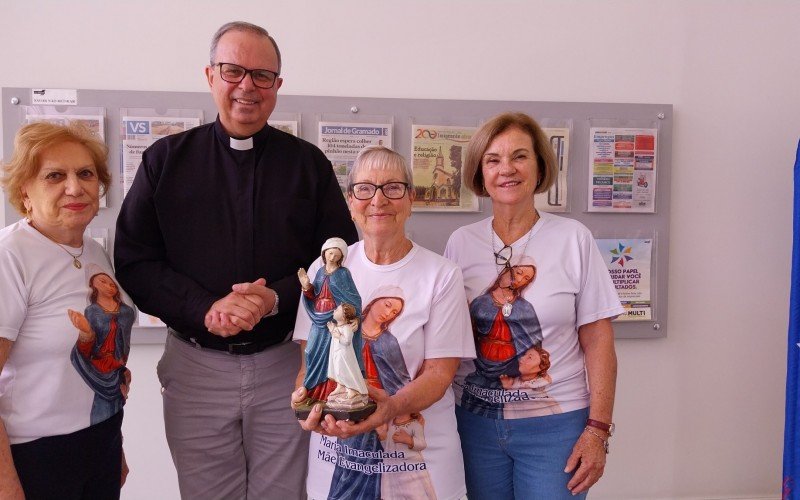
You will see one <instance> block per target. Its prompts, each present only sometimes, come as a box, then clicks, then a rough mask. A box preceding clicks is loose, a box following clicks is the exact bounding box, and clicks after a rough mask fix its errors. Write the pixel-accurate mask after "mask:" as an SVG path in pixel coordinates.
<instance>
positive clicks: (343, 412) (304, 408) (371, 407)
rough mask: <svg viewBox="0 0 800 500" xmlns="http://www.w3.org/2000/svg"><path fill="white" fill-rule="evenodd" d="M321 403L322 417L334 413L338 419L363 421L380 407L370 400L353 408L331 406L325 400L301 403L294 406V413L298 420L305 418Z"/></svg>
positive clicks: (334, 416)
mask: <svg viewBox="0 0 800 500" xmlns="http://www.w3.org/2000/svg"><path fill="white" fill-rule="evenodd" d="M317 404H321V405H323V406H322V417H323V418H324V417H325V415H333V418H335V419H336V420H349V421H351V422H361V421H362V420H364V419H366V418H367V417H369V416H370V415H372V414H373V413H375V410H376V409H377V408H378V405H377V404H375V403H373V402H372V401H370V402H369V403H367V404H366V405H364V406H361V407H358V408H351V409H339V408H331V407H329V406H328V405H327V403H325V401H314V402H313V403H301V404H299V405H297V406H295V408H294V414H295V416H296V417H297V419H298V420H305V419H307V418H308V416H309V415H310V414H311V410H312V409H313V408H314V405H317Z"/></svg>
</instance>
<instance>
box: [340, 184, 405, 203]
mask: <svg viewBox="0 0 800 500" xmlns="http://www.w3.org/2000/svg"><path fill="white" fill-rule="evenodd" d="M379 189H380V190H381V192H382V193H383V195H384V196H385V197H387V198H389V199H390V200H399V199H400V198H402V197H403V196H405V195H406V190H407V189H408V184H407V183H405V182H387V183H386V184H373V183H371V182H356V183H354V184H353V185H352V186H351V187H350V192H352V193H353V196H354V197H355V199H357V200H369V199H372V197H373V196H375V193H377V192H378V190H379Z"/></svg>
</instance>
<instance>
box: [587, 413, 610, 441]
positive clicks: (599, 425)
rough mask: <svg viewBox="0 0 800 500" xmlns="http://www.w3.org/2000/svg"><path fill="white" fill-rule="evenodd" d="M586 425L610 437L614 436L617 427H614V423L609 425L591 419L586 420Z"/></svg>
mask: <svg viewBox="0 0 800 500" xmlns="http://www.w3.org/2000/svg"><path fill="white" fill-rule="evenodd" d="M586 425H588V426H589V427H594V428H595V429H600V430H601V431H603V432H605V433H607V434H608V437H611V436H613V435H614V429H616V426H615V425H614V422H611V423H610V424H607V423H605V422H601V421H599V420H592V419H591V418H587V419H586Z"/></svg>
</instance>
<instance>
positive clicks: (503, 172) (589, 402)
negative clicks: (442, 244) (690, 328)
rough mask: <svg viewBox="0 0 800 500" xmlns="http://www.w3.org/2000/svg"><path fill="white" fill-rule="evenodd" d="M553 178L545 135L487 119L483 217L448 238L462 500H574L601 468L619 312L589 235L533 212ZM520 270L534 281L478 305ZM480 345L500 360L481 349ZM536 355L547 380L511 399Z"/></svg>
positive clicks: (473, 154)
mask: <svg viewBox="0 0 800 500" xmlns="http://www.w3.org/2000/svg"><path fill="white" fill-rule="evenodd" d="M557 176H558V169H557V164H556V161H555V155H554V153H553V150H552V148H551V146H550V142H549V141H548V140H547V135H546V134H545V133H544V131H543V130H542V128H541V127H540V126H539V125H538V124H537V123H536V122H535V121H534V120H533V119H532V118H531V117H529V116H527V115H525V114H523V113H504V114H501V115H498V116H495V117H494V118H492V119H490V120H489V121H487V122H486V123H485V124H483V126H481V127H480V129H479V130H478V131H477V132H476V133H475V135H474V136H473V137H472V139H471V140H470V143H469V145H468V147H467V158H466V162H465V167H464V181H465V183H466V185H467V186H468V187H469V188H470V189H471V190H472V191H473V192H474V193H475V194H476V195H478V196H483V197H489V198H491V200H492V217H489V218H487V219H484V220H482V221H479V222H477V223H474V224H470V225H468V226H464V227H462V228H460V229H458V230H456V231H455V232H454V233H453V234H452V236H451V237H450V240H449V241H448V243H447V248H446V249H445V256H446V257H448V258H450V259H451V260H453V261H454V262H455V263H456V264H458V266H459V267H460V268H461V270H462V272H463V273H464V282H465V283H466V284H467V287H466V294H467V298H468V299H469V301H470V314H471V316H472V322H473V325H475V330H474V331H475V335H476V341H477V342H478V343H479V349H478V357H477V359H476V360H475V362H474V363H473V362H472V361H467V362H464V363H462V366H461V368H460V369H459V372H458V374H457V375H456V378H455V388H456V401H457V403H458V406H457V408H456V416H457V418H458V431H459V435H460V436H461V444H462V448H463V450H464V465H465V469H466V473H467V474H466V476H467V493H468V495H469V497H470V498H471V499H478V500H480V499H484V498H492V499H497V500H501V499H511V498H515V497H516V498H547V499H557V498H575V497H574V496H573V495H577V496H578V497H579V498H580V497H583V496H585V495H586V491H587V490H588V489H589V487H590V486H591V485H593V484H594V483H595V482H596V481H597V480H598V479H599V478H600V476H601V475H602V473H603V469H604V467H605V461H606V453H607V451H608V439H609V437H610V436H611V433H612V432H613V424H612V423H611V422H612V420H611V415H612V410H613V406H614V388H615V382H616V369H617V361H616V355H615V352H614V332H613V329H612V327H611V320H612V319H614V318H615V317H616V316H617V315H619V314H621V313H622V312H623V309H622V306H621V305H620V302H619V299H618V297H617V294H616V291H615V289H614V286H613V284H612V283H611V279H610V278H609V276H608V270H607V269H606V266H605V263H604V262H603V259H602V257H601V256H600V252H599V251H598V249H597V245H596V244H595V242H594V239H593V237H592V234H591V233H590V232H589V230H588V229H587V228H586V227H585V226H583V225H582V224H581V223H579V222H577V221H575V220H572V219H567V218H564V217H558V216H555V215H551V214H548V213H544V212H543V213H540V212H539V211H537V210H536V207H535V206H534V201H533V196H534V194H536V193H544V192H546V191H547V190H548V189H549V188H550V186H552V184H553V183H554V182H555V181H556V178H557ZM521 262H522V263H525V262H531V263H533V266H534V269H535V278H536V279H535V281H532V282H530V284H527V285H526V286H525V287H524V288H521V287H520V286H518V285H516V284H515V283H514V281H513V280H506V281H507V282H506V283H505V284H504V285H503V286H501V290H502V289H503V288H505V290H504V292H503V293H490V294H488V296H487V292H486V291H485V290H486V289H487V284H491V283H493V282H495V281H497V280H498V276H501V277H502V276H503V275H504V274H506V273H508V272H509V270H510V269H515V268H517V267H518V266H519V264H520V263H521ZM523 306H524V307H523ZM489 335H491V336H492V337H491V338H492V339H500V340H502V341H504V342H505V343H504V344H503V346H501V347H502V348H501V349H494V348H493V349H487V348H483V347H482V346H481V345H480V343H481V341H484V340H485V339H486V338H489V337H488V336H489ZM536 347H540V348H542V349H543V350H545V351H546V352H547V353H548V360H549V362H550V367H549V369H548V370H547V377H549V378H545V377H540V378H538V379H536V382H535V384H526V385H528V386H527V387H526V386H522V387H513V383H512V384H509V380H508V379H509V378H512V379H513V378H515V377H520V376H521V375H522V371H530V370H527V369H526V370H520V364H521V363H522V364H523V365H525V364H527V363H529V362H530V359H529V357H532V356H531V355H532V353H531V352H530V349H531V348H536ZM537 354H538V351H537ZM526 356H529V357H526ZM523 367H524V366H523ZM524 368H527V367H524ZM526 377H527V375H526ZM504 382H505V384H504ZM587 382H588V383H587ZM509 385H512V386H511V387H508V388H507V387H506V386H509ZM530 385H535V386H536V387H530Z"/></svg>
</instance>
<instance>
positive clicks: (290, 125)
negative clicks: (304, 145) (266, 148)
mask: <svg viewBox="0 0 800 500" xmlns="http://www.w3.org/2000/svg"><path fill="white" fill-rule="evenodd" d="M269 125H270V127H273V128H276V129H278V130H281V131H283V132H286V133H287V134H289V135H293V136H295V137H298V135H297V129H298V124H297V120H270V121H269Z"/></svg>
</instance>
